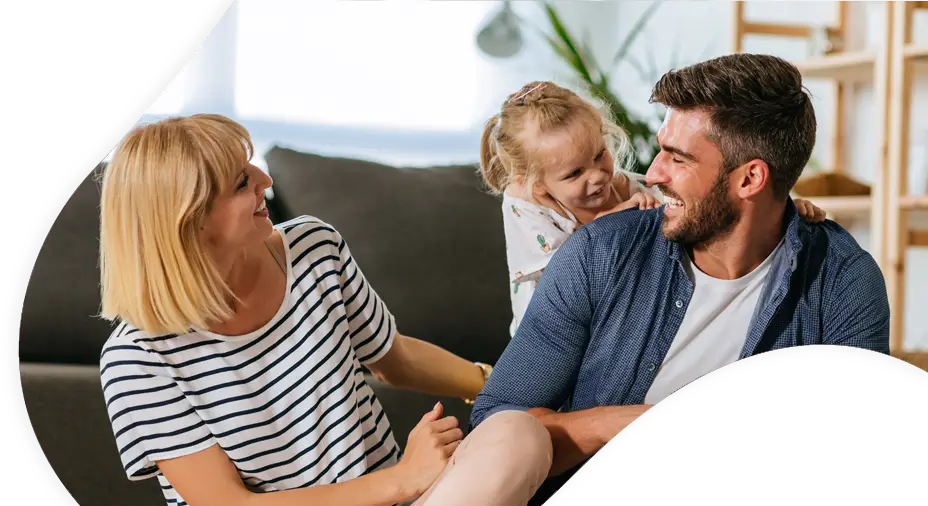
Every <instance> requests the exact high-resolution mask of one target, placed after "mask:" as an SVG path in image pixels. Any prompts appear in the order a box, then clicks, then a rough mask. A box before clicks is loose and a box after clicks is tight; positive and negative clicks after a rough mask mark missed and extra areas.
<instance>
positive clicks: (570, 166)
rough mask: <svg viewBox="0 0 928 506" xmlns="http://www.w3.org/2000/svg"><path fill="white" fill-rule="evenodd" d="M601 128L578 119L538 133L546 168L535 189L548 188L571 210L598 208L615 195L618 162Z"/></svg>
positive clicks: (539, 150) (538, 141)
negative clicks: (563, 126)
mask: <svg viewBox="0 0 928 506" xmlns="http://www.w3.org/2000/svg"><path fill="white" fill-rule="evenodd" d="M600 129H601V127H600V126H599V125H598V124H596V123H594V122H591V121H582V120H581V119H575V120H574V121H573V122H572V123H571V124H569V125H567V127H566V128H563V129H562V130H560V131H557V132H551V133H546V134H538V138H537V139H536V140H535V142H536V146H537V147H538V149H537V151H536V156H538V157H539V158H537V160H538V161H539V162H540V163H541V166H542V168H543V170H542V173H541V176H540V178H539V180H538V182H537V183H536V188H535V191H545V192H547V193H548V195H550V196H551V197H553V198H555V199H557V200H558V201H559V202H560V203H561V204H563V205H564V206H566V207H567V208H568V209H585V210H596V209H601V208H602V207H603V206H605V205H606V204H607V203H608V202H609V199H610V197H611V193H612V192H611V189H610V186H611V185H612V178H613V173H614V162H613V160H612V154H611V153H609V150H608V149H606V142H605V140H604V138H603V135H602V133H601V130H600Z"/></svg>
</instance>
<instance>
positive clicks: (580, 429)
mask: <svg viewBox="0 0 928 506" xmlns="http://www.w3.org/2000/svg"><path fill="white" fill-rule="evenodd" d="M650 407H651V406H648V405H645V404H641V405H636V406H599V407H595V408H590V409H584V410H581V411H573V412H569V413H558V412H556V411H553V410H550V409H545V408H533V409H530V410H528V412H529V413H530V414H532V415H533V416H535V418H537V419H538V420H539V421H540V422H541V423H542V424H544V426H545V428H547V429H548V433H550V434H551V443H552V445H553V447H554V461H553V462H552V463H551V471H550V472H549V473H548V474H549V475H550V476H556V475H558V474H561V473H563V472H564V471H567V470H568V469H571V468H572V467H574V466H576V465H577V464H579V463H581V462H583V461H584V460H586V459H588V458H590V457H592V456H593V455H594V454H595V453H596V452H598V451H599V450H600V449H602V447H603V446H606V443H608V442H609V441H610V440H611V439H612V438H613V437H615V436H616V434H618V433H619V432H621V431H622V429H624V428H625V427H627V426H628V424H630V423H632V422H634V421H635V420H636V419H637V418H638V417H639V416H641V415H642V414H644V412H645V411H647V410H648V409H650Z"/></svg>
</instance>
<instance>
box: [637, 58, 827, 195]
mask: <svg viewBox="0 0 928 506" xmlns="http://www.w3.org/2000/svg"><path fill="white" fill-rule="evenodd" d="M650 101H651V103H659V104H663V105H664V106H666V107H669V108H672V109H678V110H681V111H687V110H696V109H703V110H705V111H707V112H708V113H709V115H710V128H709V135H710V137H711V139H712V141H713V142H715V143H716V144H717V145H718V146H719V150H720V151H721V152H722V156H723V160H724V162H723V163H724V167H723V169H724V172H730V171H732V170H734V169H735V168H736V167H738V166H739V165H741V164H744V163H747V162H749V161H751V160H753V159H755V158H756V159H760V160H763V161H764V162H766V163H767V166H768V167H770V176H771V178H772V180H773V191H774V195H775V196H776V197H777V198H786V196H787V195H788V194H789V192H790V190H792V188H793V185H794V184H795V183H796V180H797V179H799V175H800V174H801V173H802V169H803V168H805V166H806V163H808V161H809V157H810V156H811V155H812V148H813V146H814V145H815V126H816V125H815V111H814V110H813V108H812V100H811V97H810V96H809V94H808V91H807V90H806V89H805V88H803V86H802V75H801V74H800V73H799V69H797V68H796V67H795V66H794V65H792V64H791V63H789V62H787V61H786V60H783V59H782V58H777V57H776V56H771V55H765V54H747V53H739V54H732V55H727V56H721V57H719V58H714V59H711V60H708V61H704V62H701V63H697V64H695V65H691V66H689V67H685V68H682V69H678V70H672V71H670V72H667V73H666V74H664V75H663V77H661V79H660V80H659V81H658V82H657V84H656V85H655V86H654V90H653V91H652V92H651V100H650Z"/></svg>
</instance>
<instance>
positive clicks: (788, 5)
mask: <svg viewBox="0 0 928 506" xmlns="http://www.w3.org/2000/svg"><path fill="white" fill-rule="evenodd" d="M649 4H650V2H647V1H632V2H621V4H620V8H619V11H618V13H617V16H616V18H615V20H616V21H615V26H614V33H616V34H624V33H627V32H628V30H629V29H630V27H631V26H632V24H633V23H634V21H635V19H637V17H638V16H639V15H640V13H641V12H643V11H644V10H645V9H646V8H647V6H648V5H649ZM745 13H746V15H747V17H749V18H750V19H756V20H758V21H760V20H763V21H770V22H794V23H812V24H828V23H830V22H833V21H835V20H836V7H835V2H747V5H746V6H745ZM881 13H882V11H881V9H880V7H879V6H878V5H876V3H875V2H854V3H853V4H852V5H851V10H850V18H851V20H850V22H851V26H852V27H853V28H852V30H855V33H854V36H853V38H852V41H851V44H852V47H853V48H858V49H859V48H864V47H868V46H872V45H873V44H874V43H877V44H879V43H881V42H882V41H883V39H884V34H883V32H882V27H883V20H882V16H881ZM733 19H734V9H733V5H732V2H727V1H710V2H686V1H674V2H663V4H662V5H661V6H660V7H659V8H658V11H657V13H656V15H655V16H654V17H653V18H652V20H651V22H650V23H649V24H648V27H647V29H646V30H645V32H646V33H645V37H643V38H642V40H639V42H638V43H637V44H636V46H635V47H634V48H633V50H632V55H633V56H634V57H636V58H639V59H641V60H644V59H648V58H649V57H651V58H652V59H654V60H656V63H657V64H658V65H659V66H660V68H661V70H662V71H665V70H668V69H669V68H670V67H671V64H672V63H673V62H671V61H669V57H670V55H671V53H672V52H673V50H674V48H675V47H679V48H680V53H679V54H680V60H679V61H677V62H676V64H677V65H676V66H681V65H686V64H690V63H694V62H696V61H699V60H703V59H706V58H710V57H713V56H719V55H722V54H726V53H729V52H731V50H732V48H733V47H734V46H733V30H732V26H733ZM915 25H916V26H915V34H916V36H915V40H916V42H919V43H924V44H928V16H926V15H925V14H922V13H920V14H918V15H917V16H916V21H915ZM710 27H711V28H710ZM744 50H745V51H747V52H763V53H771V54H776V55H778V56H782V57H784V58H789V59H801V58H803V57H804V56H805V54H806V51H807V47H806V43H805V42H803V41H789V40H785V39H782V38H774V37H761V36H752V37H750V38H748V39H747V40H746V43H745V46H744ZM649 55H651V56H649ZM616 75H617V76H622V77H621V78H619V79H613V81H614V82H615V83H616V87H617V90H616V91H617V92H618V93H619V94H620V96H621V97H622V98H623V99H625V100H626V101H628V102H629V105H630V106H635V108H636V110H638V111H640V112H641V113H643V114H644V113H648V109H647V108H648V104H647V99H648V96H649V94H650V89H651V85H653V82H649V83H643V82H641V81H640V80H639V79H637V78H636V77H635V75H636V74H635V72H634V70H633V69H632V68H631V67H630V66H629V65H627V64H624V65H621V66H620V67H619V68H618V69H617V74H616ZM626 76H627V77H626ZM807 87H808V88H809V90H810V91H811V93H812V95H813V103H814V105H815V108H816V113H817V115H818V118H819V129H818V139H817V142H816V149H815V151H814V152H813V158H815V159H817V160H818V161H820V162H821V163H822V165H824V166H826V167H827V166H829V164H830V162H831V160H830V157H831V154H830V153H829V147H830V145H831V143H830V139H831V136H832V135H833V129H832V125H830V124H829V123H830V118H831V112H832V107H833V104H832V101H833V96H832V93H831V87H830V86H829V85H828V84H827V82H825V81H818V82H816V81H811V80H810V81H808V82H807ZM914 89H915V93H914V100H913V104H912V107H913V112H912V115H911V118H912V122H911V131H912V138H911V142H912V147H913V151H912V154H911V158H912V160H911V164H912V165H915V166H913V167H911V169H910V172H913V175H914V174H917V173H918V172H917V170H919V169H921V170H924V169H922V167H924V166H925V165H924V164H926V163H928V156H925V155H923V154H922V153H923V151H924V150H926V149H928V93H926V92H928V76H926V75H920V76H919V77H918V78H917V79H916V81H915V85H914ZM850 102H851V105H850V106H849V109H850V110H849V111H848V122H847V123H848V127H847V130H846V131H845V135H846V136H847V137H846V139H847V143H846V145H847V152H846V153H845V158H846V160H847V161H848V167H847V169H848V171H849V173H850V174H851V175H853V176H854V177H856V178H859V179H861V180H862V181H864V182H868V183H869V182H872V181H873V178H874V175H875V174H874V168H873V167H874V164H873V162H874V161H875V160H876V155H877V153H876V149H875V145H874V144H875V143H874V142H873V140H872V139H873V136H874V135H875V131H874V128H879V124H878V122H877V121H875V118H873V115H872V107H873V93H872V88H871V87H869V86H861V87H859V89H857V90H855V92H854V94H853V97H852V99H851V100H850ZM922 181H924V178H922ZM922 184H923V185H924V183H922ZM912 191H913V193H918V194H924V193H926V192H928V188H924V187H923V188H921V191H917V190H915V189H913V190H912ZM926 218H928V217H926V216H925V215H924V214H923V215H919V216H914V217H913V222H916V223H918V224H919V225H920V226H921V227H922V228H928V219H926ZM850 228H851V231H852V233H853V234H854V235H855V237H856V238H857V239H858V241H859V242H860V243H861V244H862V245H863V246H864V247H865V248H868V249H869V247H870V234H869V230H868V227H867V226H866V225H863V224H859V225H858V224H854V225H852V226H851V227H850ZM906 262H907V264H906V265H907V271H908V272H907V279H906V288H907V291H906V292H907V293H906V302H907V307H906V310H905V329H906V335H905V341H906V347H908V348H911V349H928V311H924V310H919V309H920V308H922V307H925V302H924V300H925V297H926V296H928V248H917V249H916V248H913V249H910V250H909V252H908V254H907V257H906Z"/></svg>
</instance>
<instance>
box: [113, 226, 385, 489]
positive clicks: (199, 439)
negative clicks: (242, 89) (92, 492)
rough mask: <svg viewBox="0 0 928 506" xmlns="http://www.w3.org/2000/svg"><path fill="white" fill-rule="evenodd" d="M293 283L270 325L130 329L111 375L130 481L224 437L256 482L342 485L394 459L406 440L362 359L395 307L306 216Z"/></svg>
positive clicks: (122, 332)
mask: <svg viewBox="0 0 928 506" xmlns="http://www.w3.org/2000/svg"><path fill="white" fill-rule="evenodd" d="M278 229H280V230H281V232H282V233H283V235H284V238H285V244H286V246H287V248H286V256H287V265H288V267H289V268H288V273H287V279H288V286H289V287H290V289H289V292H288V293H287V295H286V297H285V299H284V302H283V304H282V305H281V308H280V310H279V311H278V313H277V315H276V316H275V317H274V318H273V319H272V320H271V321H270V322H268V324H267V325H265V326H264V327H263V328H261V329H258V330H257V331H255V332H252V333H250V334H248V335H244V336H236V337H228V336H219V335H215V334H212V333H210V332H208V331H206V330H202V329H195V330H193V331H192V332H190V333H187V334H182V335H165V336H157V335H149V334H147V333H145V332H142V331H139V330H138V329H135V328H133V327H132V326H131V325H125V324H123V325H120V326H119V327H118V328H117V329H116V331H115V332H114V333H113V335H112V336H110V339H109V340H108V341H107V343H106V345H105V346H104V348H103V351H102V353H101V356H100V376H101V383H102V385H103V393H104V396H105V398H106V405H107V409H108V410H109V416H110V421H111V423H112V426H113V433H114V435H115V437H116V444H117V446H118V448H119V453H120V457H121V459H122V462H123V466H124V467H125V470H126V474H127V476H128V477H129V478H130V479H133V480H140V479H145V478H149V477H152V476H157V477H158V480H159V482H160V484H161V489H162V491H163V492H164V497H165V500H166V501H167V503H168V504H171V505H185V504H186V502H185V501H184V500H183V498H181V497H180V496H179V494H178V493H177V492H176V491H175V490H174V489H173V488H172V487H171V485H170V483H168V482H167V480H166V479H165V478H164V476H162V475H161V474H160V473H159V472H158V468H157V466H156V464H155V462H156V461H158V460H162V459H168V458H174V457H179V456H183V455H189V454H191V453H195V452H197V451H200V450H203V449H205V448H208V447H210V446H212V445H214V444H219V445H220V446H221V447H222V448H223V450H224V451H225V452H226V453H227V454H228V456H229V458H230V459H231V460H232V462H233V463H234V464H235V466H236V467H237V468H238V470H239V474H240V475H241V476H242V479H243V481H244V482H245V483H246V484H247V485H248V486H249V487H251V488H252V489H260V490H264V491H273V490H285V489H292V488H297V487H307V486H312V485H316V484H325V483H334V482H337V481H345V480H349V479H352V478H356V477H358V476H361V475H363V474H365V473H368V472H371V471H373V470H377V469H380V468H384V467H387V466H390V465H393V464H394V463H396V461H397V459H398V458H399V454H400V449H399V448H398V447H397V445H396V442H395V441H394V439H393V433H392V432H391V431H390V424H389V422H388V421H387V418H386V415H385V413H384V411H383V408H382V407H381V406H380V403H379V401H378V400H377V398H376V397H375V396H374V393H373V391H372V390H371V388H370V387H369V386H368V385H367V383H366V382H365V381H364V375H363V373H362V370H361V366H362V364H367V363H371V362H374V361H376V360H378V359H380V358H381V357H382V356H383V355H384V354H385V353H386V352H387V351H388V350H389V349H390V346H391V345H392V343H393V334H394V332H395V325H394V320H393V316H392V315H391V314H390V312H389V311H388V309H387V307H386V305H385V304H384V303H383V301H382V300H380V298H379V297H378V296H377V293H376V292H375V291H374V290H373V289H372V288H371V287H370V285H369V284H368V283H367V282H366V280H365V279H364V275H363V274H362V273H361V271H360V269H359V268H358V266H357V264H355V263H354V261H353V260H352V258H351V254H350V252H349V250H348V247H347V245H346V244H345V241H344V240H343V239H342V238H341V236H340V235H339V233H338V232H337V231H336V230H335V229H334V228H332V227H331V226H329V225H328V224H326V223H324V222H322V221H319V220H318V219H316V218H313V217H309V216H304V217H301V218H298V219H295V220H292V221H289V222H287V223H284V224H282V225H279V226H278Z"/></svg>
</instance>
